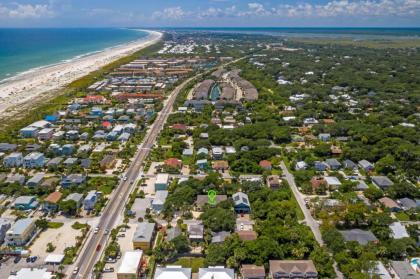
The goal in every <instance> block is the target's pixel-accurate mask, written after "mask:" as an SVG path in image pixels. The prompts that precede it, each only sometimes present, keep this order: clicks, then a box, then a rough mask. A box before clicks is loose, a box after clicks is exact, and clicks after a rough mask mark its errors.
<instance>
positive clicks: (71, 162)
mask: <svg viewBox="0 0 420 279" xmlns="http://www.w3.org/2000/svg"><path fill="white" fill-rule="evenodd" d="M78 160H79V159H77V158H67V159H66V160H64V162H63V165H64V166H66V167H67V168H70V167H71V166H74V165H76V164H77V161H78Z"/></svg>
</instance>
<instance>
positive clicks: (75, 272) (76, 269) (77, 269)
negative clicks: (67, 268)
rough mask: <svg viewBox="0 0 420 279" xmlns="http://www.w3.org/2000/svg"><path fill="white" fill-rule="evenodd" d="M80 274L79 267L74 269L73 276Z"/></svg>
mask: <svg viewBox="0 0 420 279" xmlns="http://www.w3.org/2000/svg"><path fill="white" fill-rule="evenodd" d="M78 272H79V267H78V266H76V267H75V268H74V269H73V274H77V273H78Z"/></svg>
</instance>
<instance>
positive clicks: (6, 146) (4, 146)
mask: <svg viewBox="0 0 420 279" xmlns="http://www.w3.org/2000/svg"><path fill="white" fill-rule="evenodd" d="M16 148H17V144H11V143H5V142H2V143H0V152H12V151H15V150H16Z"/></svg>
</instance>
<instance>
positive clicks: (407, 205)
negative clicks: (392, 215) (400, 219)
mask: <svg viewBox="0 0 420 279" xmlns="http://www.w3.org/2000/svg"><path fill="white" fill-rule="evenodd" d="M398 204H399V205H400V206H401V208H402V209H403V210H410V209H416V208H417V207H419V206H418V204H417V203H416V201H415V200H412V199H410V198H402V199H399V200H398Z"/></svg>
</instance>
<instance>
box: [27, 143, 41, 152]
mask: <svg viewBox="0 0 420 279" xmlns="http://www.w3.org/2000/svg"><path fill="white" fill-rule="evenodd" d="M41 147H42V146H41V145H39V144H37V143H33V144H28V145H26V148H25V151H28V152H34V151H38V150H40V149H41Z"/></svg>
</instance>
